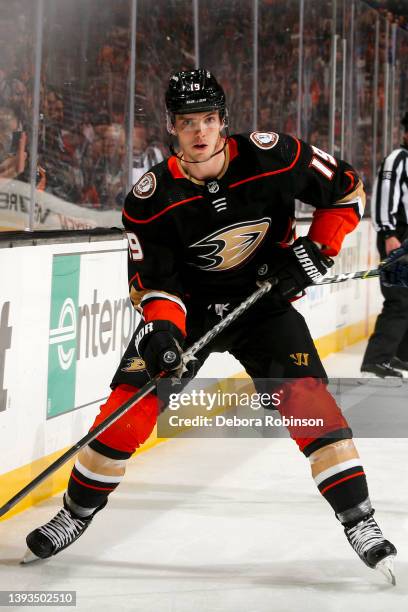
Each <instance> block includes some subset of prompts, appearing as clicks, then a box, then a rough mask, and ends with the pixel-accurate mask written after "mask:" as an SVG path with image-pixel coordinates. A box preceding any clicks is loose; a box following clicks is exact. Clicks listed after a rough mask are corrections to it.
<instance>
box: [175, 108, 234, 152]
mask: <svg viewBox="0 0 408 612" xmlns="http://www.w3.org/2000/svg"><path fill="white" fill-rule="evenodd" d="M222 127H223V124H222V121H221V119H220V115H219V113H218V111H215V112H205V113H189V114H186V115H176V118H175V125H174V130H175V135H176V136H177V138H178V141H179V145H180V149H181V150H182V152H183V156H184V158H185V159H187V160H191V161H207V160H208V159H210V158H211V156H212V155H213V154H214V153H215V151H216V150H217V147H218V148H219V146H220V142H219V141H220V131H221V130H222Z"/></svg>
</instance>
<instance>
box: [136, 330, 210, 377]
mask: <svg viewBox="0 0 408 612" xmlns="http://www.w3.org/2000/svg"><path fill="white" fill-rule="evenodd" d="M135 342H136V349H137V351H138V353H139V355H140V356H141V357H142V359H143V360H144V362H145V364H146V370H147V371H148V373H149V376H150V377H151V378H153V377H154V376H156V374H158V373H159V372H162V371H164V372H171V373H173V374H174V376H176V377H177V378H190V377H193V376H194V375H195V374H196V372H197V370H198V363H199V362H198V360H197V359H195V358H194V359H191V360H190V361H188V363H184V362H183V359H182V357H183V351H182V346H183V343H184V337H183V334H182V333H181V331H180V330H179V329H178V327H177V326H176V325H174V324H173V323H171V321H161V320H157V321H151V322H150V323H146V324H145V325H144V326H143V327H142V328H141V330H140V331H139V333H138V334H137V336H136V341H135Z"/></svg>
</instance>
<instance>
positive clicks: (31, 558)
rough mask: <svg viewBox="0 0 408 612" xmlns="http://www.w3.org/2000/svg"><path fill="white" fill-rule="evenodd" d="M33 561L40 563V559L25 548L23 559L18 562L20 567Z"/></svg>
mask: <svg viewBox="0 0 408 612" xmlns="http://www.w3.org/2000/svg"><path fill="white" fill-rule="evenodd" d="M35 561H42V559H41V557H37V555H35V554H34V553H33V551H32V550H30V549H29V548H27V550H26V553H25V555H24V557H23V558H22V559H21V561H20V565H27V564H28V563H34V562H35Z"/></svg>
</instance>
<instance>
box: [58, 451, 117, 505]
mask: <svg viewBox="0 0 408 612" xmlns="http://www.w3.org/2000/svg"><path fill="white" fill-rule="evenodd" d="M125 466H126V459H111V458H110V457H105V456H104V455H101V453H98V452H96V451H94V450H93V449H91V448H89V446H87V447H85V448H84V449H83V450H82V451H81V452H80V453H79V455H78V458H77V460H76V462H75V465H74V467H73V469H72V472H71V476H70V479H69V482H68V489H67V494H66V497H65V501H66V503H67V505H68V506H69V507H70V509H71V510H72V511H73V512H74V514H76V515H78V516H81V517H86V516H90V515H91V514H93V512H94V511H95V509H96V508H99V507H100V506H102V505H103V504H104V503H106V501H107V499H108V495H109V494H110V493H112V491H114V490H115V489H116V487H117V486H118V485H119V484H120V482H121V481H122V479H123V476H124V475H125Z"/></svg>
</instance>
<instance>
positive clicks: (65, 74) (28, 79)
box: [0, 0, 408, 210]
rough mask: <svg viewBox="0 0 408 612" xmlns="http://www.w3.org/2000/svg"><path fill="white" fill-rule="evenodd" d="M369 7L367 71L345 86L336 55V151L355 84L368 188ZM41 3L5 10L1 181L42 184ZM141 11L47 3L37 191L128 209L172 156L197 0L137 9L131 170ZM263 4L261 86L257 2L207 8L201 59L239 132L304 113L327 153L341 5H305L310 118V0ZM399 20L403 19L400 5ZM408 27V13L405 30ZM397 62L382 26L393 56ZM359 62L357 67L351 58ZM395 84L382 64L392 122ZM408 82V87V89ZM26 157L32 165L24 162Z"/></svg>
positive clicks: (362, 58)
mask: <svg viewBox="0 0 408 612" xmlns="http://www.w3.org/2000/svg"><path fill="white" fill-rule="evenodd" d="M397 2H398V0H396V3H397ZM357 4H358V7H359V8H358V10H356V22H355V41H354V56H353V64H354V68H355V70H353V71H352V73H353V74H354V77H353V78H352V79H351V81H350V82H349V81H348V82H347V83H346V84H344V82H343V80H342V65H343V64H342V62H343V56H342V50H341V46H340V45H339V47H338V53H337V65H338V69H337V84H336V116H335V140H336V143H337V148H336V151H335V153H336V154H339V152H340V151H339V144H338V143H339V142H340V137H341V110H340V102H341V98H342V94H343V86H345V87H346V88H347V89H346V98H347V100H348V101H349V102H348V104H349V105H351V106H350V109H348V110H347V113H348V114H347V115H346V124H347V125H348V126H349V129H348V131H347V130H346V133H345V147H344V152H345V157H347V158H348V159H350V158H351V160H352V161H353V163H354V164H355V165H356V167H357V168H358V169H359V170H360V172H362V174H363V175H364V177H365V178H366V180H367V181H368V183H369V182H370V178H371V172H372V170H371V169H372V158H371V152H372V126H371V121H372V108H373V82H374V55H375V44H374V43H375V28H374V23H375V13H373V11H372V10H369V9H368V7H367V5H366V4H362V3H361V2H357ZM371 4H375V5H379V6H377V8H381V10H382V11H384V10H387V9H386V8H385V7H384V6H383V5H385V2H384V1H382V0H372V2H371ZM35 5H36V3H34V2H32V0H13V2H12V3H2V4H1V7H0V30H1V31H0V34H1V36H0V38H1V39H2V41H3V45H4V53H3V52H2V55H1V57H0V177H3V178H4V177H12V176H17V175H18V177H19V178H20V179H22V180H28V176H29V161H30V160H29V154H28V152H29V144H30V139H31V137H32V134H31V130H32V128H31V125H32V108H33V96H34V62H35V53H34V50H35V47H36V32H35V28H33V24H34V23H35ZM339 5H340V10H339V17H338V25H337V31H338V32H339V33H340V38H341V36H342V32H344V33H345V34H344V36H346V33H347V32H348V31H349V28H350V22H349V20H350V12H349V11H346V10H342V9H341V3H339ZM380 5H381V6H380ZM130 6H131V3H130V2H129V0H114V1H113V0H112V2H104V3H101V2H99V0H86V1H84V0H70V2H68V3H55V6H53V8H51V4H50V5H48V4H46V7H48V8H47V9H46V12H45V15H44V20H43V42H42V56H41V86H40V128H39V143H38V168H39V173H38V187H39V188H41V189H45V190H46V191H48V192H49V193H52V194H54V195H55V196H58V197H60V198H62V199H64V200H66V201H68V202H72V203H75V204H79V205H81V206H84V207H91V208H95V209H101V210H106V209H120V208H121V206H122V203H123V197H124V194H125V193H126V189H127V187H128V186H129V185H130V184H132V183H133V182H134V181H135V180H136V179H137V178H138V177H139V176H140V175H141V173H142V172H143V171H144V170H145V169H147V168H148V167H149V166H150V165H151V164H153V163H157V162H158V161H161V159H163V156H165V155H167V153H168V149H167V144H168V135H167V133H166V129H165V111H164V105H163V94H164V88H165V86H166V82H167V79H168V76H169V75H170V74H171V73H172V72H173V71H175V70H180V69H191V68H194V66H195V51H194V26H193V24H194V20H193V13H192V3H191V2H190V1H187V0H166V1H165V2H149V1H147V0H145V1H140V2H138V9H137V37H136V75H135V76H136V91H135V96H134V107H135V127H134V129H133V139H132V149H133V150H132V163H131V164H130V165H129V162H128V149H129V146H128V139H129V129H128V117H129V82H130V67H131V33H130V25H129V24H130V17H131V16H130ZM258 6H259V21H258V23H259V29H258V41H257V43H258V56H257V61H258V71H257V79H256V80H255V78H254V70H253V66H254V54H253V48H254V28H253V3H252V1H250V0H245V1H243V0H229V2H228V3H219V1H218V0H206V2H200V3H199V7H200V8H199V49H200V57H199V63H200V65H202V66H206V67H208V68H209V69H210V70H213V71H214V73H215V74H216V76H217V78H218V79H219V81H220V82H221V83H222V84H223V86H224V88H225V90H226V94H227V98H228V101H229V108H230V131H232V132H233V131H236V130H239V131H251V130H252V129H253V126H254V125H256V126H257V128H258V129H260V130H276V131H286V132H289V133H293V134H295V133H297V130H298V121H299V117H300V132H301V136H302V137H303V138H304V139H306V140H308V141H309V142H311V143H312V144H316V145H318V146H319V147H320V148H322V149H327V148H328V147H329V130H328V117H329V109H330V102H331V100H330V78H331V76H330V75H331V70H330V58H331V50H332V47H331V30H332V8H331V1H330V0H327V1H326V0H319V2H314V1H313V2H312V1H308V2H306V3H305V20H304V29H303V58H302V59H303V70H302V103H301V113H300V115H298V87H299V79H298V65H299V41H300V33H299V1H298V0H260V1H259V5H258ZM386 17H387V18H388V19H391V17H390V13H389V11H388V12H387V14H386ZM392 19H394V17H392ZM395 19H397V18H396V17H395ZM398 19H399V18H398ZM404 23H405V22H404V21H403V20H402V18H401V20H400V21H399V25H404ZM381 32H382V30H381ZM406 38H407V41H406V42H405V46H403V47H402V48H401V51H404V52H405V56H408V45H407V43H408V35H407V36H406ZM349 49H350V47H349ZM2 51H3V50H2ZM348 52H349V53H351V51H350V50H349V51H348ZM385 55H386V51H385V40H384V36H383V32H382V35H381V39H380V58H381V57H385ZM347 62H348V64H347V66H348V68H349V67H350V58H349V59H348V60H347ZM255 82H257V87H258V97H257V103H258V115H257V117H256V118H255V117H254V115H253V112H254V111H253V109H254V104H253V87H254V83H255ZM384 82H385V77H384V74H383V71H382V70H380V74H379V92H378V102H379V113H380V115H379V121H380V122H381V113H382V112H383V108H384V98H385V93H384ZM399 87H400V88H401V87H406V85H405V84H404V83H402V84H401V83H399ZM406 93H407V91H406V89H405V90H402V92H401V91H400V95H401V96H402V95H403V94H404V95H405V96H406ZM350 100H351V102H350ZM350 119H352V121H351V123H350ZM7 126H8V127H7ZM16 132H17V133H20V138H19V141H18V143H17V144H16V143H15V142H14V143H13V134H14V135H15V133H16ZM10 134H11V136H10ZM380 137H381V136H379V138H380ZM14 140H16V138H14ZM26 141H27V144H26ZM22 143H24V146H23V144H22ZM13 147H14V149H13ZM16 147H17V149H16ZM377 148H378V149H379V150H380V149H381V147H377ZM12 154H14V158H13V162H11V157H12ZM379 154H380V153H379ZM23 158H24V162H26V163H22V160H23ZM22 166H23V167H24V166H25V169H24V170H22Z"/></svg>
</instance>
